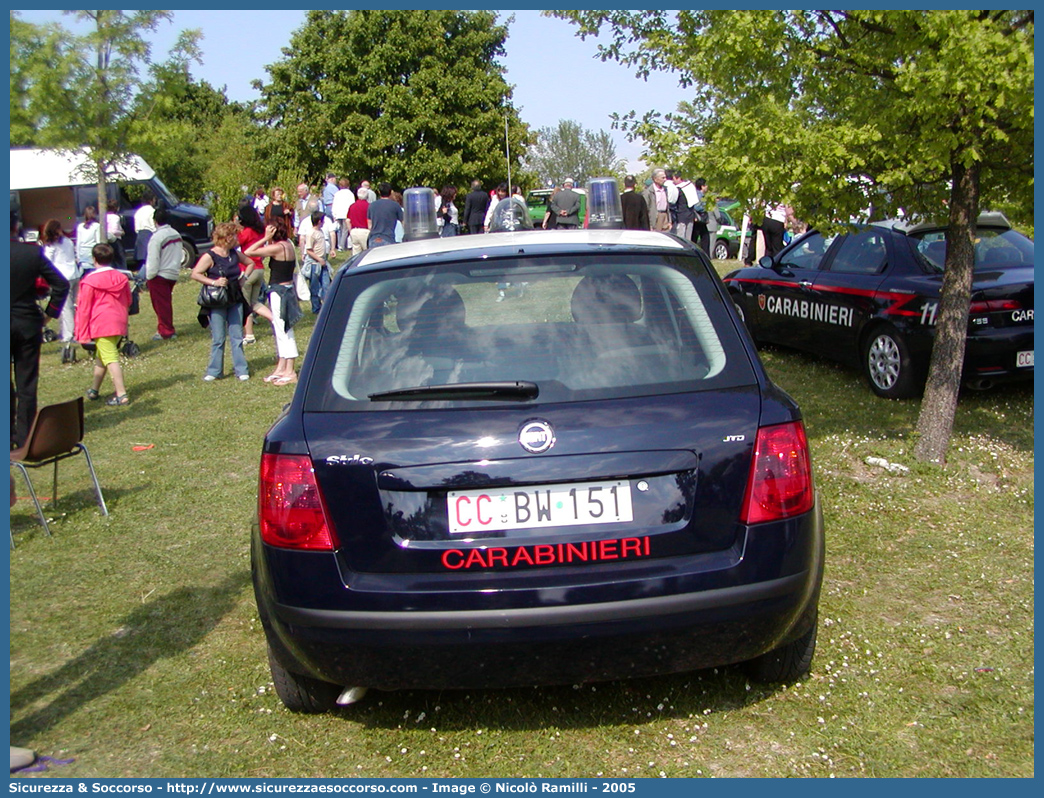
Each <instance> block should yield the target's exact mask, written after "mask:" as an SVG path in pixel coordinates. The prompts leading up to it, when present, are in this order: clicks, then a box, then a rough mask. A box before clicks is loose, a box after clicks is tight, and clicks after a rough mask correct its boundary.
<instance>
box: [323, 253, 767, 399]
mask: <svg viewBox="0 0 1044 798" xmlns="http://www.w3.org/2000/svg"><path fill="white" fill-rule="evenodd" d="M713 280H714V278H713V277H711V276H710V274H709V273H708V272H707V271H706V268H705V267H704V266H703V265H702V263H701V262H700V261H698V260H697V259H696V258H695V257H693V256H691V255H688V256H663V255H659V254H640V255H636V254H633V253H632V254H627V255H618V256H605V255H600V256H572V257H562V256H556V257H532V258H524V259H522V258H513V259H510V260H507V261H493V260H490V261H484V260H474V261H468V262H459V263H453V264H445V265H441V266H437V267H424V268H399V269H393V270H382V271H375V272H366V271H361V272H359V273H352V272H348V273H347V274H345V275H343V276H342V278H341V279H340V280H339V281H337V284H336V291H335V293H334V295H333V297H332V298H328V300H327V301H328V302H332V303H333V306H332V307H331V308H330V309H329V310H328V315H327V317H326V324H325V326H324V328H323V330H322V331H321V339H320V342H319V348H318V350H317V352H316V355H315V358H314V362H315V365H314V366H313V374H312V377H311V378H310V379H309V384H308V388H307V391H308V394H307V397H306V400H305V401H306V409H309V410H320V409H322V410H331V409H344V410H353V409H355V410H361V409H368V410H373V409H380V408H392V407H394V408H400V407H403V405H404V403H405V405H406V406H423V407H447V406H460V405H461V404H462V403H466V404H467V405H468V406H472V405H474V404H475V403H476V402H477V403H488V402H503V401H539V402H547V401H580V400H585V399H600V398H606V397H625V396H643V395H652V394H660V393H675V392H683V391H692V390H701V389H704V388H708V387H725V386H731V385H737V384H749V383H751V382H753V379H754V378H753V373H752V370H751V367H750V362H749V360H748V359H747V356H746V354H745V353H744V352H743V350H742V347H741V346H740V345H739V343H738V337H737V334H736V331H735V328H734V326H733V324H732V320H731V317H730V316H729V315H728V312H727V311H726V309H725V306H724V303H723V301H722V299H721V295H720V292H719V291H718V290H716V286H715V285H714V283H713ZM435 386H452V387H451V388H449V389H447V390H445V391H435V390H432V388H433V387H435Z"/></svg>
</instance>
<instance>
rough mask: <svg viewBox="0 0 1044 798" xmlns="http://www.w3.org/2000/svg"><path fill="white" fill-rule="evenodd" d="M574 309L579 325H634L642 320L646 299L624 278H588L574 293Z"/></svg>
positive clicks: (578, 285) (630, 281)
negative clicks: (633, 323)
mask: <svg viewBox="0 0 1044 798" xmlns="http://www.w3.org/2000/svg"><path fill="white" fill-rule="evenodd" d="M570 309H571V310H572V313H573V320H574V321H576V322H577V323H578V324H611V323H614V322H617V323H619V322H626V323H628V324H630V323H632V322H635V321H637V320H638V319H639V318H641V315H642V295H641V293H640V292H639V291H638V286H636V285H635V284H634V280H632V279H631V278H630V277H628V276H627V275H624V274H605V275H598V276H591V277H585V278H583V279H582V280H581V281H580V282H579V283H577V284H576V288H574V289H573V298H572V300H571V301H570Z"/></svg>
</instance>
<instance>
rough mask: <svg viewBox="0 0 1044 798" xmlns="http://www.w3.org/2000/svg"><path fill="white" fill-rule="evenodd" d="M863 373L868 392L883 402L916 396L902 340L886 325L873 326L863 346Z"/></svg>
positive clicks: (911, 367)
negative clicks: (867, 383) (881, 398)
mask: <svg viewBox="0 0 1044 798" xmlns="http://www.w3.org/2000/svg"><path fill="white" fill-rule="evenodd" d="M863 373H864V374H866V379H867V381H868V382H869V383H870V389H871V390H872V391H873V392H874V393H876V394H877V395H878V396H881V397H884V398H885V399H906V398H909V397H911V396H913V395H915V394H916V393H917V385H918V375H917V373H916V367H915V366H914V362H913V358H912V357H911V356H910V350H909V348H908V347H907V346H906V341H904V340H903V337H902V336H901V335H900V334H899V332H898V331H897V330H896V329H895V328H894V327H892V326H891V325H890V324H885V325H881V326H879V327H875V328H874V329H873V330H871V331H870V334H869V335H867V336H866V339H865V341H864V344H863Z"/></svg>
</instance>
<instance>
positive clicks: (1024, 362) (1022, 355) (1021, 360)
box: [1015, 349, 1033, 369]
mask: <svg viewBox="0 0 1044 798" xmlns="http://www.w3.org/2000/svg"><path fill="white" fill-rule="evenodd" d="M1015 365H1016V366H1017V367H1018V368H1020V369H1022V368H1029V367H1030V366H1032V365H1033V350H1032V349H1031V350H1030V351H1028V352H1018V353H1016V355H1015Z"/></svg>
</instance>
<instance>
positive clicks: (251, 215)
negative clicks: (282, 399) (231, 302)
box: [238, 204, 272, 344]
mask: <svg viewBox="0 0 1044 798" xmlns="http://www.w3.org/2000/svg"><path fill="white" fill-rule="evenodd" d="M238 219H239V228H240V229H239V234H238V238H239V251H240V252H246V250H247V247H249V246H250V245H251V244H253V243H255V242H257V241H260V240H261V239H262V238H264V236H265V226H264V224H263V223H262V222H261V216H260V215H259V214H258V212H257V211H256V210H255V209H254V206H253V205H250V204H245V205H240V206H239V214H238ZM250 260H251V261H252V262H253V266H252V267H251V266H242V265H241V267H240V268H241V269H242V271H243V299H244V300H245V301H246V303H247V307H249V308H250V310H251V312H250V313H248V314H247V317H246V322H245V323H244V324H243V343H244V344H252V343H254V342H255V341H256V340H257V339H256V338H255V337H254V313H256V314H257V315H258V316H261V317H262V318H265V319H268V320H269V321H271V320H272V312H271V311H270V310H269V309H268V306H267V305H265V304H264V303H263V302H262V301H261V293H262V290H263V289H264V287H265V265H264V262H263V261H262V260H261V258H251V259H250Z"/></svg>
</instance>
